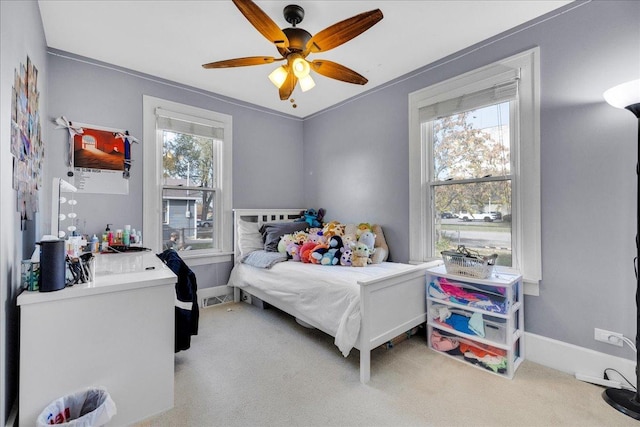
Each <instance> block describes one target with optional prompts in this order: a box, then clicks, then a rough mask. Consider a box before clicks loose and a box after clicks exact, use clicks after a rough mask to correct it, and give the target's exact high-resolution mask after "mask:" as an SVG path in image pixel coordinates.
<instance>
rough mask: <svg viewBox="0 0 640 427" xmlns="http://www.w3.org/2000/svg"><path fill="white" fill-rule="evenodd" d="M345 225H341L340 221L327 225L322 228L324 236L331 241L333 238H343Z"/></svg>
mask: <svg viewBox="0 0 640 427" xmlns="http://www.w3.org/2000/svg"><path fill="white" fill-rule="evenodd" d="M344 231H345V225H344V224H340V223H339V222H338V221H331V222H329V223H328V224H325V225H324V227H323V228H322V235H323V236H324V237H326V238H327V239H330V238H331V236H342V235H344Z"/></svg>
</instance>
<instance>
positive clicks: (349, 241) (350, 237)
mask: <svg viewBox="0 0 640 427" xmlns="http://www.w3.org/2000/svg"><path fill="white" fill-rule="evenodd" d="M356 243H358V238H357V237H356V235H355V234H345V235H344V236H342V245H343V246H349V248H350V249H353V247H354V246H355V245H356Z"/></svg>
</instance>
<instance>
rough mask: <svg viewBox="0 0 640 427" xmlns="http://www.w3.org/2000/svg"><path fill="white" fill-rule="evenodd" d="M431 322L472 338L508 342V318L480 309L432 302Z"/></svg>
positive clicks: (430, 309)
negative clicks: (470, 309) (473, 309)
mask: <svg viewBox="0 0 640 427" xmlns="http://www.w3.org/2000/svg"><path fill="white" fill-rule="evenodd" d="M429 318H430V323H431V324H433V326H435V327H437V328H439V329H442V330H450V331H452V332H453V333H456V334H461V335H463V336H468V337H470V338H476V339H484V340H487V341H491V342H495V343H500V344H506V343H507V333H508V332H507V320H506V319H504V318H500V317H495V316H491V315H489V314H486V313H481V312H478V311H469V310H464V309H462V308H458V307H451V306H447V305H442V304H435V303H434V304H432V305H431V307H430V308H429Z"/></svg>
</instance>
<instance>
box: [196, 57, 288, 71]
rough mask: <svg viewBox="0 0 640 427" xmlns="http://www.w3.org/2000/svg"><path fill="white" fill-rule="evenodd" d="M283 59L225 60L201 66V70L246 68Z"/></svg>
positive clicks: (249, 58) (247, 58)
mask: <svg viewBox="0 0 640 427" xmlns="http://www.w3.org/2000/svg"><path fill="white" fill-rule="evenodd" d="M283 59H284V58H278V59H275V58H274V57H273V56H247V57H245V58H235V59H226V60H224V61H216V62H210V63H208V64H203V65H202V67H203V68H230V67H246V66H249V65H262V64H270V63H272V62H273V61H281V60H283Z"/></svg>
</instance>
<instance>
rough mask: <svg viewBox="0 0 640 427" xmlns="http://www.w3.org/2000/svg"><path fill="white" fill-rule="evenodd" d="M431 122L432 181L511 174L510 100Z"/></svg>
mask: <svg viewBox="0 0 640 427" xmlns="http://www.w3.org/2000/svg"><path fill="white" fill-rule="evenodd" d="M432 123H433V156H434V157H433V179H434V180H435V181H446V180H451V179H454V180H458V179H472V178H481V177H486V176H505V175H509V174H510V149H509V147H510V142H509V102H503V103H500V104H494V105H490V106H488V107H482V108H478V109H475V110H470V111H465V112H463V113H459V114H453V115H451V116H447V117H443V118H439V119H436V120H434V121H433V122H432Z"/></svg>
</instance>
